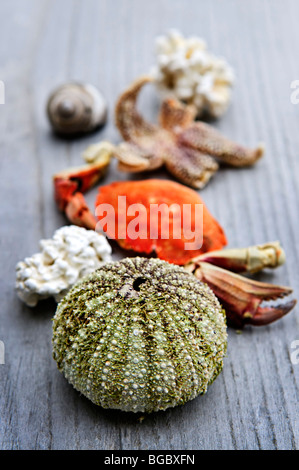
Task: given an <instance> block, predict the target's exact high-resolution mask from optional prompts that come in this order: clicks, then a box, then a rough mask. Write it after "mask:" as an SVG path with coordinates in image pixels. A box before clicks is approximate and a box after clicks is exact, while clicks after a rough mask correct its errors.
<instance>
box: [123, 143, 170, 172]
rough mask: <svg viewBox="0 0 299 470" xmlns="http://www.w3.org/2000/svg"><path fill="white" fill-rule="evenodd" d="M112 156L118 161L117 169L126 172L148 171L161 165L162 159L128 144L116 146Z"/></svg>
mask: <svg viewBox="0 0 299 470" xmlns="http://www.w3.org/2000/svg"><path fill="white" fill-rule="evenodd" d="M114 156H115V157H116V158H117V159H118V167H119V169H120V170H121V171H126V172H133V173H138V172H140V171H150V170H154V169H156V168H159V167H161V166H162V165H163V160H162V158H160V157H159V156H158V155H157V156H155V155H154V154H153V153H152V151H151V150H149V151H147V150H146V149H145V148H143V147H141V146H138V145H135V144H132V143H129V142H123V143H121V144H120V145H118V146H117V147H116V148H115V150H114Z"/></svg>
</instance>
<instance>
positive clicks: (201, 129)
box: [178, 122, 264, 167]
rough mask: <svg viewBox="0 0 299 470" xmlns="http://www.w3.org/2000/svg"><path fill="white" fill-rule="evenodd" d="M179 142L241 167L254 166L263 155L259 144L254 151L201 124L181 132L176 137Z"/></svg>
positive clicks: (261, 146) (262, 148)
mask: <svg viewBox="0 0 299 470" xmlns="http://www.w3.org/2000/svg"><path fill="white" fill-rule="evenodd" d="M178 139H179V142H180V143H181V144H183V145H188V146H190V147H192V148H196V149H198V150H200V151H202V152H205V153H208V154H209V155H213V156H215V157H217V158H218V159H219V160H221V161H222V162H224V163H226V164H228V165H231V166H235V167H242V166H248V165H252V164H254V163H255V162H256V161H257V160H259V159H260V158H261V157H262V155H263V153H264V146H263V145H262V144H260V145H259V146H258V147H257V148H256V149H248V148H246V147H243V146H241V145H239V144H237V143H235V142H233V141H231V140H229V139H227V138H226V137H224V136H223V135H222V134H221V133H220V132H218V131H217V130H216V129H214V128H213V127H212V126H210V125H208V124H205V123H203V122H196V123H194V124H192V125H190V126H189V127H187V128H186V129H184V130H182V131H181V132H180V134H179V136H178Z"/></svg>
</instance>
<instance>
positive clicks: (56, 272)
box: [16, 225, 112, 307]
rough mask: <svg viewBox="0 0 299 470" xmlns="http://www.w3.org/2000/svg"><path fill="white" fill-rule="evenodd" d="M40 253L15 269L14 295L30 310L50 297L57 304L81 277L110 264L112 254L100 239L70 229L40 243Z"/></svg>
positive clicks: (92, 231)
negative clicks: (15, 292) (15, 290)
mask: <svg viewBox="0 0 299 470" xmlns="http://www.w3.org/2000/svg"><path fill="white" fill-rule="evenodd" d="M40 249H41V251H40V252H39V253H36V254H34V255H33V256H32V257H31V258H25V260H24V261H20V262H19V263H18V264H17V266H16V289H17V294H18V296H19V298H20V299H21V300H22V301H23V302H25V303H26V304H27V305H28V306H30V307H34V306H35V305H36V304H37V303H38V301H39V300H42V299H46V298H48V297H52V296H53V297H54V299H55V300H56V301H57V302H58V301H59V300H60V299H61V298H62V297H63V296H64V295H65V294H66V293H67V292H68V290H69V289H70V288H71V287H72V286H73V284H75V283H76V282H77V281H79V280H80V279H81V278H82V277H83V276H85V275H87V274H90V273H92V272H93V271H95V270H96V269H98V268H99V267H101V266H102V265H103V263H105V262H107V261H110V260H111V251H112V250H111V247H110V245H109V243H108V241H107V239H106V238H105V237H104V236H103V235H100V234H99V233H97V232H95V231H94V230H86V229H85V228H82V227H76V226H74V225H71V226H65V227H62V228H60V229H58V230H57V231H56V232H55V233H54V236H53V238H52V239H47V240H41V241H40Z"/></svg>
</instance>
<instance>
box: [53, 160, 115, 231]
mask: <svg viewBox="0 0 299 470" xmlns="http://www.w3.org/2000/svg"><path fill="white" fill-rule="evenodd" d="M109 162H110V156H109V155H108V154H107V152H106V153H102V154H101V156H100V158H98V159H97V160H96V161H95V162H94V163H91V164H88V165H82V166H79V167H73V168H69V169H67V170H63V171H61V172H60V173H57V174H56V175H54V177H53V179H54V196H55V201H56V203H57V205H58V207H59V209H60V210H61V211H64V212H65V214H66V216H67V218H68V219H69V221H70V222H72V223H73V224H75V225H79V226H82V227H85V228H88V229H95V227H96V224H97V220H96V218H95V217H94V216H93V214H92V213H91V211H90V210H89V208H88V206H87V204H86V201H85V199H84V196H83V193H85V192H86V191H88V190H89V189H90V188H91V187H92V186H94V185H95V184H96V183H97V182H98V181H99V179H100V178H102V176H104V174H105V172H106V169H107V167H108V165H109Z"/></svg>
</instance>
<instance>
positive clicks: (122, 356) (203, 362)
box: [53, 258, 227, 413]
mask: <svg viewBox="0 0 299 470" xmlns="http://www.w3.org/2000/svg"><path fill="white" fill-rule="evenodd" d="M226 345H227V333H226V321H225V314H224V312H223V310H222V308H221V306H220V304H219V302H218V299H217V298H216V297H215V295H214V294H213V292H212V291H211V290H210V288H209V287H208V286H207V285H205V284H203V283H201V282H199V281H198V280H197V279H196V278H195V277H194V276H193V275H192V274H190V273H188V272H187V271H186V270H184V268H182V267H179V266H175V265H173V264H169V263H167V262H165V261H161V260H159V259H153V258H152V259H146V258H126V259H123V260H121V261H117V262H108V263H106V264H105V265H104V266H103V267H102V268H100V269H98V270H97V271H95V272H94V273H93V274H91V275H89V276H87V277H85V278H84V279H83V280H82V281H81V282H79V283H77V284H76V285H75V286H74V287H73V288H72V289H71V290H70V291H69V293H68V294H67V295H66V296H65V297H64V299H63V300H62V301H61V302H60V303H59V305H58V308H57V311H56V314H55V317H54V322H53V357H54V359H55V360H56V362H57V365H58V368H59V369H60V370H61V371H62V372H63V373H64V375H65V377H66V378H67V379H68V381H69V382H70V383H71V384H72V385H73V386H74V387H75V388H76V389H77V390H79V391H80V392H81V393H83V394H84V395H85V396H86V397H88V398H89V399H90V400H92V401H93V402H94V403H96V404H97V405H100V406H102V407H104V408H116V409H120V410H124V411H134V412H148V413H150V412H152V411H158V410H165V409H166V408H169V407H173V406H176V405H182V404H184V403H185V402H187V401H188V400H192V399H193V398H195V397H196V396H197V395H199V394H203V393H205V392H206V391H207V387H208V385H210V384H211V383H212V382H213V381H214V380H215V378H216V377H217V376H218V374H219V373H220V371H221V369H222V366H223V358H224V355H225V352H226Z"/></svg>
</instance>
